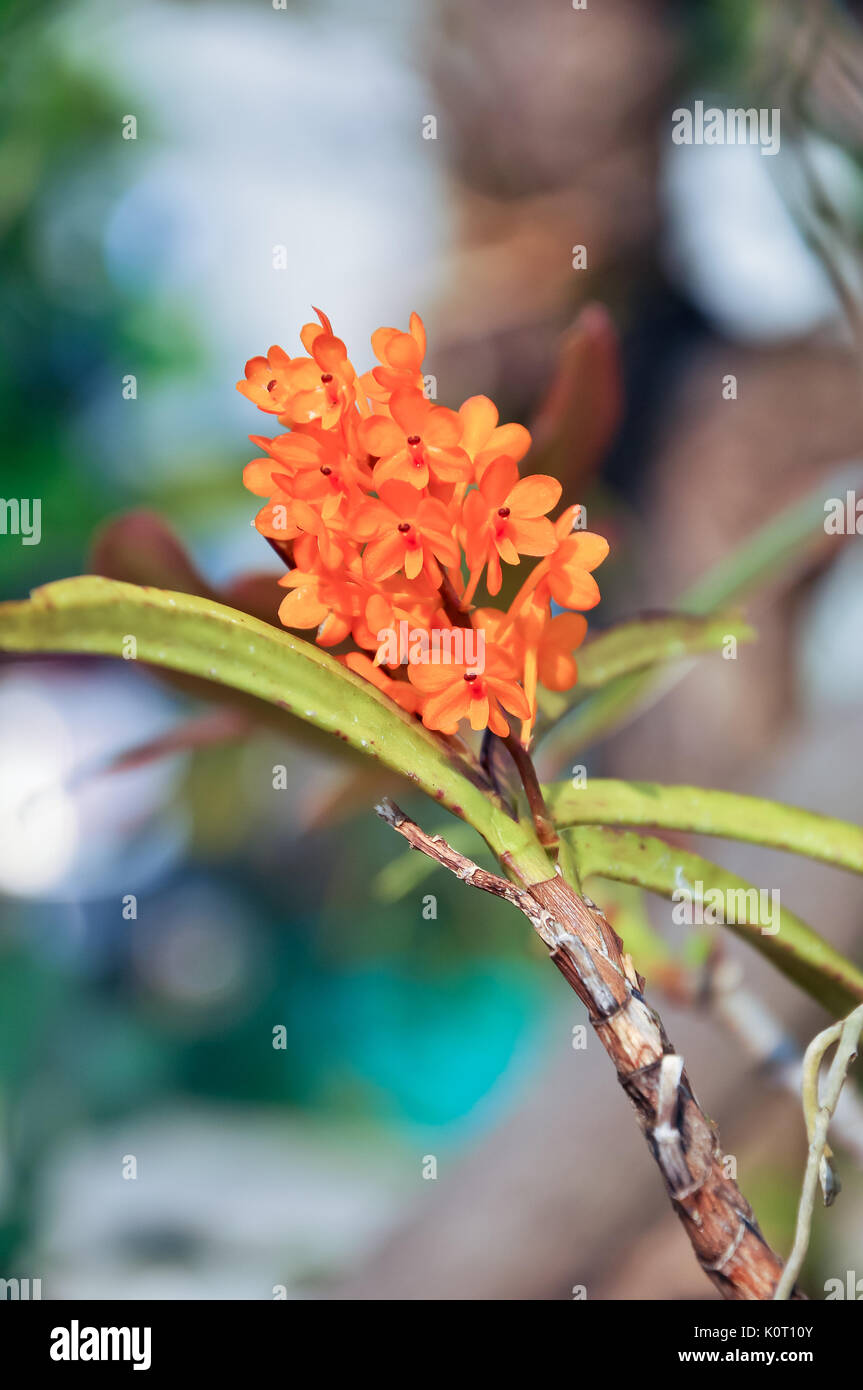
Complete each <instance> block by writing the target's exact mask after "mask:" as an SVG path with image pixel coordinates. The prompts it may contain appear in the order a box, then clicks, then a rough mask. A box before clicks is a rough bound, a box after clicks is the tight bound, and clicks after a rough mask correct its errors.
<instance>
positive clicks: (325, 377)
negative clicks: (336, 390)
mask: <svg viewBox="0 0 863 1390" xmlns="http://www.w3.org/2000/svg"><path fill="white" fill-rule="evenodd" d="M332 379H333V374H332V372H324V374H323V376H322V377H321V381H322V382H323V383H324V385H325V386H329V384H330V382H331V381H332Z"/></svg>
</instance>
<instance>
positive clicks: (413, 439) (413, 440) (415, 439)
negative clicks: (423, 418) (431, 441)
mask: <svg viewBox="0 0 863 1390" xmlns="http://www.w3.org/2000/svg"><path fill="white" fill-rule="evenodd" d="M421 443H422V440H421V438H420V436H419V435H418V434H409V435H408V444H410V445H411V447H413V446H414V445H416V444H421Z"/></svg>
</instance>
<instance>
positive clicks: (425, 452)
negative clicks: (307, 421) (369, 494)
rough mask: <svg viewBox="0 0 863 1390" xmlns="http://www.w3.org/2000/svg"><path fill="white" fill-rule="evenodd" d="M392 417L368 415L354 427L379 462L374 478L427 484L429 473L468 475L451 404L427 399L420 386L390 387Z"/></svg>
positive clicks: (451, 477)
mask: <svg viewBox="0 0 863 1390" xmlns="http://www.w3.org/2000/svg"><path fill="white" fill-rule="evenodd" d="M389 410H390V415H391V417H392V418H391V419H388V418H387V417H386V416H384V415H373V416H372V417H371V419H369V420H364V421H363V423H362V424H361V425H360V428H359V438H360V443H361V444H362V445H363V447H364V448H365V449H367V450H368V452H369V453H370V454H372V455H374V457H375V458H377V460H378V462H377V463H376V464H375V470H374V472H375V480H376V482H377V483H378V485H379V484H380V483H386V482H389V481H390V480H391V479H393V478H397V479H398V480H399V481H400V482H404V483H410V485H411V487H415V488H424V487H428V484H429V478H431V477H433V478H434V479H435V480H436V481H438V482H444V483H447V482H456V481H458V480H459V479H466V478H469V476H470V459H469V458H468V456H467V454H466V453H465V451H464V449H461V448H459V447H458V443H459V439H460V438H461V430H462V425H461V420H460V419H459V417H458V415H457V414H456V412H455V411H454V410H447V409H446V408H445V407H444V406H442V405H432V403H431V401H428V400H426V398H425V396H424V395H423V394H422V392H421V391H395V392H393V394H392V396H391V397H390V401H389Z"/></svg>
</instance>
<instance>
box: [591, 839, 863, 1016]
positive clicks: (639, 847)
mask: <svg viewBox="0 0 863 1390" xmlns="http://www.w3.org/2000/svg"><path fill="white" fill-rule="evenodd" d="M565 834H566V835H567V837H568V838H571V842H572V845H573V849H574V852H575V856H576V858H577V860H578V864H579V869H580V871H581V874H582V876H583V877H585V878H587V877H589V876H590V875H591V874H598V875H600V876H601V877H603V878H612V879H616V880H618V881H619V882H621V883H634V884H637V885H638V886H639V887H642V888H647V889H649V890H650V891H651V892H652V893H658V894H659V895H660V896H661V897H665V898H672V897H673V896H674V894H675V893H678V894H679V893H680V892H681V890H686V891H688V892H690V893H691V894H693V896H695V897H697V893H696V885H698V884H699V883H701V884H702V885H703V893H704V894H707V892H708V891H710V890H711V889H719V890H720V892H722V893H723V894H729V893H734V894H741V893H742V894H744V895H745V909H746V920H744V921H742V922H739V921H738V922H736V923H732V922H728V923H727V924H725V925H726V928H727V930H728V931H731V932H734V934H735V935H736V936H740V937H742V938H743V940H745V941H748V942H749V944H750V946H754V947H755V949H756V950H757V951H760V952H761V954H762V955H764V956H766V957H767V959H768V960H769V961H771V962H772V964H773V965H775V966H776V967H777V969H778V970H781V971H782V973H783V975H786V976H787V977H788V978H789V979H790V980H793V981H794V983H795V984H797V985H800V986H801V987H802V988H803V989H805V990H806V992H807V993H808V994H810V995H811V996H812V998H813V999H817V1000H818V1002H819V1003H821V1004H823V1005H824V1007H825V1008H826V1009H828V1010H829V1012H830V1013H832V1014H834V1015H836V1016H837V1017H842V1016H844V1015H845V1014H847V1013H848V1012H849V1011H850V1010H851V1009H852V1008H854V1007H855V1005H857V1004H859V1003H860V1001H861V1000H863V972H861V971H860V970H859V969H858V968H857V966H856V965H853V964H852V963H851V961H849V960H846V959H845V957H844V956H843V955H841V954H840V952H839V951H837V950H835V949H834V947H833V946H831V945H830V944H829V943H828V942H826V941H824V940H822V938H821V937H820V936H819V935H818V934H817V932H814V931H813V930H812V928H811V927H809V926H807V925H806V923H805V922H803V921H801V919H800V918H799V917H797V916H795V914H794V913H793V912H789V911H788V909H787V908H784V907H780V909H779V912H778V926H779V930H778V932H776V933H775V935H768V934H767V933H765V932H763V931H762V927H765V926H766V927H768V928H772V927H774V926H775V925H776V921H775V919H774V917H773V913H772V910H771V911H768V910H764V911H762V904H761V898H760V894H759V891H758V889H757V888H755V887H754V886H753V885H752V884H751V883H747V882H746V880H745V879H742V878H738V877H737V875H736V874H732V873H729V872H728V870H727V869H722V868H720V867H719V865H717V864H713V863H711V862H710V860H708V859H702V858H701V856H700V855H697V854H690V853H688V852H686V851H685V850H681V849H679V848H678V847H677V846H676V845H669V844H666V842H665V841H664V840H659V839H655V838H653V837H652V836H648V835H637V834H635V833H634V831H631V830H605V829H601V828H600V827H598V826H583V827H579V828H578V829H574V830H569V831H566V832H565ZM752 895H754V897H753V896H752ZM678 901H680V899H679V898H678ZM768 919H769V920H768Z"/></svg>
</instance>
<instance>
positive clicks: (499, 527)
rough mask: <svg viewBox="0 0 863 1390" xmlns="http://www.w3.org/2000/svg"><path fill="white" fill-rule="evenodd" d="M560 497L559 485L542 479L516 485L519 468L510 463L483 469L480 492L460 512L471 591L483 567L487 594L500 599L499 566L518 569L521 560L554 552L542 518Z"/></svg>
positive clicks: (471, 495)
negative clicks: (486, 566) (486, 570)
mask: <svg viewBox="0 0 863 1390" xmlns="http://www.w3.org/2000/svg"><path fill="white" fill-rule="evenodd" d="M560 494H561V486H560V483H559V482H558V481H557V479H556V478H551V477H549V476H548V475H547V474H543V473H535V474H533V476H531V477H528V478H521V479H519V476H518V466H517V464H515V463H513V461H512V459H510V458H499V459H495V461H494V463H491V464H489V465H488V467H487V468H486V469H485V471H484V473H483V475H482V477H481V478H480V480H479V486H478V487H477V488H476V489H475V491H473V492H469V493H468V495H467V497H466V498H465V502H464V510H463V519H464V528H465V532H466V536H467V539H466V543H465V553H466V555H467V563H468V568H469V570H470V572H471V582H472V584H473V585H474V587H475V585H476V581H477V580H478V577H479V574H480V572H481V571H482V567H483V566H484V565H488V581H487V582H488V591H489V593H490V594H491V595H492V596H494V595H495V594H498V593H500V586H501V582H502V575H501V568H500V562H501V560H505V561H506V562H507V564H509V565H517V564H518V563H519V557H520V556H521V555H548V554H549V553H550V552H551V551H553V550H554V548H555V534H554V527H553V526H552V524H551V522H550V521H549V520H548V518H547V517H546V515H545V513H546V512H548V511H551V508H552V507H553V506H554V505H555V503H556V502H557V501H558V499H559V497H560ZM471 596H472V595H471Z"/></svg>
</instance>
